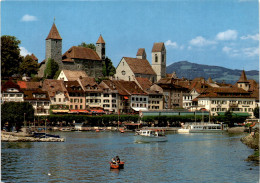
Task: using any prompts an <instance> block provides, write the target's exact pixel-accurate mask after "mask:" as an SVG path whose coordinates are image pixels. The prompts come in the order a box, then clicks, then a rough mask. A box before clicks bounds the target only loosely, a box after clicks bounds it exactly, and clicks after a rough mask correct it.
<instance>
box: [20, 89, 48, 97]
mask: <svg viewBox="0 0 260 183" xmlns="http://www.w3.org/2000/svg"><path fill="white" fill-rule="evenodd" d="M23 92H24V100H50V98H49V95H48V92H46V91H43V90H42V89H40V88H37V89H24V90H23ZM34 94H40V95H41V96H38V97H37V96H36V95H34ZM43 95H44V96H45V97H42V96H43Z"/></svg>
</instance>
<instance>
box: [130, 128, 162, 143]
mask: <svg viewBox="0 0 260 183" xmlns="http://www.w3.org/2000/svg"><path fill="white" fill-rule="evenodd" d="M166 141H167V137H166V135H165V134H164V130H139V131H136V133H135V142H137V143H142V142H143V143H146V142H166Z"/></svg>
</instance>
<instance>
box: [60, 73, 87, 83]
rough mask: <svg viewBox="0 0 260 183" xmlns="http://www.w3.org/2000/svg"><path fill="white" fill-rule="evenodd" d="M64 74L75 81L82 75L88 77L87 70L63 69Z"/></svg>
mask: <svg viewBox="0 0 260 183" xmlns="http://www.w3.org/2000/svg"><path fill="white" fill-rule="evenodd" d="M62 71H63V73H64V75H65V76H66V77H67V79H68V81H75V80H77V79H78V78H80V77H87V76H88V75H87V73H86V72H85V71H71V70H62Z"/></svg>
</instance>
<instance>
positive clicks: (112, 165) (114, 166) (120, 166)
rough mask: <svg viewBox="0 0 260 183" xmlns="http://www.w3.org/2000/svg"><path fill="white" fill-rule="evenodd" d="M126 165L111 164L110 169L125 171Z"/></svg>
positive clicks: (121, 163) (122, 163) (123, 163)
mask: <svg viewBox="0 0 260 183" xmlns="http://www.w3.org/2000/svg"><path fill="white" fill-rule="evenodd" d="M124 165H125V162H123V161H121V162H120V163H112V162H110V168H111V169H123V168H124Z"/></svg>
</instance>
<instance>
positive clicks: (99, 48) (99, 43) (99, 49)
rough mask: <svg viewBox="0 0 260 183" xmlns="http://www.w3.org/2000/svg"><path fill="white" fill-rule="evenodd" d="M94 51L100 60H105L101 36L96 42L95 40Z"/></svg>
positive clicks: (104, 47) (104, 49)
mask: <svg viewBox="0 0 260 183" xmlns="http://www.w3.org/2000/svg"><path fill="white" fill-rule="evenodd" d="M96 52H97V54H98V56H99V57H100V59H101V60H105V58H106V43H105V41H104V39H103V37H102V36H101V34H100V36H99V38H98V40H97V42H96Z"/></svg>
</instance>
